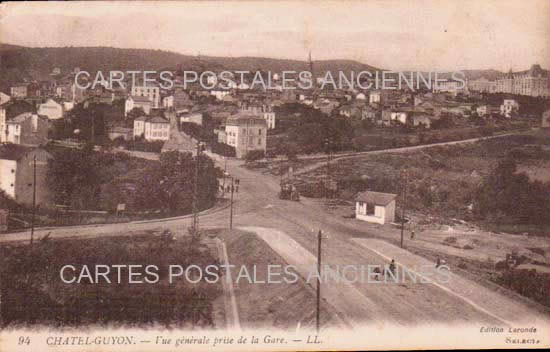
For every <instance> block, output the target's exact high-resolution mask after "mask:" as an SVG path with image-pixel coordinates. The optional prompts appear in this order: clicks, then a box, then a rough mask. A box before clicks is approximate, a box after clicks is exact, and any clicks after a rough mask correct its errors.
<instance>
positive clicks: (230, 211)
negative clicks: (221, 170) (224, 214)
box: [229, 177, 235, 230]
mask: <svg viewBox="0 0 550 352" xmlns="http://www.w3.org/2000/svg"><path fill="white" fill-rule="evenodd" d="M234 190H235V187H234V185H233V177H231V203H230V206H229V230H233V191H234Z"/></svg>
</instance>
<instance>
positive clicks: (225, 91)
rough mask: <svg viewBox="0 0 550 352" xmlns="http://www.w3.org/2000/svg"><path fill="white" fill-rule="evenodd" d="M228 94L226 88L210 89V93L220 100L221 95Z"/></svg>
mask: <svg viewBox="0 0 550 352" xmlns="http://www.w3.org/2000/svg"><path fill="white" fill-rule="evenodd" d="M228 94H229V91H228V90H219V89H213V90H211V91H210V95H213V96H215V97H216V99H218V100H222V99H223V97H225V96H226V95H228Z"/></svg>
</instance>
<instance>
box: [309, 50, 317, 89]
mask: <svg viewBox="0 0 550 352" xmlns="http://www.w3.org/2000/svg"><path fill="white" fill-rule="evenodd" d="M308 61H309V72H310V73H311V79H312V80H313V86H314V87H315V85H316V82H317V80H316V79H315V75H314V74H313V60H312V59H311V49H310V50H309V58H308Z"/></svg>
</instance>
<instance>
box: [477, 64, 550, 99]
mask: <svg viewBox="0 0 550 352" xmlns="http://www.w3.org/2000/svg"><path fill="white" fill-rule="evenodd" d="M467 86H468V89H469V90H471V91H476V92H481V93H510V94H517V95H528V96H531V97H543V98H550V71H547V70H543V69H542V68H541V67H540V65H536V64H535V65H533V66H531V68H530V69H528V70H526V71H519V72H512V70H510V71H509V72H508V73H506V74H505V75H504V76H502V77H501V78H499V79H497V80H495V81H491V80H488V79H487V78H484V77H481V78H478V79H475V80H469V81H468V83H467Z"/></svg>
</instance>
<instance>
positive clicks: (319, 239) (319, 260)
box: [316, 230, 323, 334]
mask: <svg viewBox="0 0 550 352" xmlns="http://www.w3.org/2000/svg"><path fill="white" fill-rule="evenodd" d="M322 236H323V233H322V232H321V230H319V233H318V234H317V274H318V276H317V317H316V327H317V334H318V333H319V316H320V311H321V238H322Z"/></svg>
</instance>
